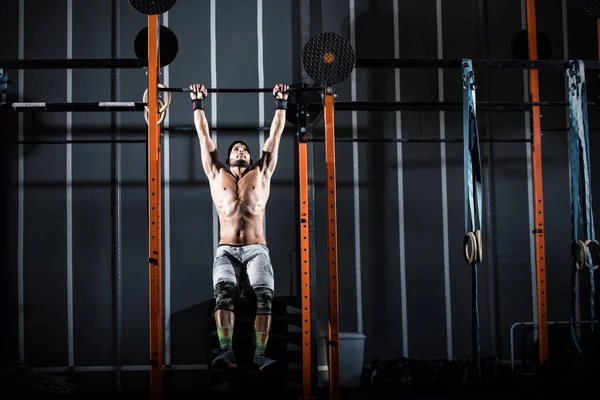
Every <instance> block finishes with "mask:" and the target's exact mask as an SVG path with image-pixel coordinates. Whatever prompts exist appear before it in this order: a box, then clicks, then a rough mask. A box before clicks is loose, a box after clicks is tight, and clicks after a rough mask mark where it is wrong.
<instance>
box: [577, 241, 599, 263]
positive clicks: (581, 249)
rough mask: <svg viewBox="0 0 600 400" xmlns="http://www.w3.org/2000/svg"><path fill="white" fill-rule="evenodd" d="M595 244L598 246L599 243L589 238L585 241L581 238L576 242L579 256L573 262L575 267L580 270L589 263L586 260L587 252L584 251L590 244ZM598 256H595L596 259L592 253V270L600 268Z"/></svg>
mask: <svg viewBox="0 0 600 400" xmlns="http://www.w3.org/2000/svg"><path fill="white" fill-rule="evenodd" d="M592 244H594V245H596V246H597V247H599V248H600V243H598V241H597V240H593V241H592V240H590V239H586V240H585V241H583V240H579V241H578V242H577V247H578V255H579V258H578V259H577V260H576V262H575V267H576V268H577V269H578V270H579V271H581V270H583V269H584V268H586V267H588V268H589V266H590V263H589V262H588V258H587V252H586V248H588V247H590V245H592ZM599 259H600V257H598V256H596V260H594V257H593V255H592V264H594V265H593V266H592V269H593V270H594V271H597V270H598V269H599V268H600V260H599Z"/></svg>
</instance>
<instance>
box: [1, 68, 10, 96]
mask: <svg viewBox="0 0 600 400" xmlns="http://www.w3.org/2000/svg"><path fill="white" fill-rule="evenodd" d="M9 83H10V82H9V80H8V74H7V73H5V72H4V68H0V104H6V91H7V90H8V84H9Z"/></svg>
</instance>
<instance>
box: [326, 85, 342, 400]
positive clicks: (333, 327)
mask: <svg viewBox="0 0 600 400" xmlns="http://www.w3.org/2000/svg"><path fill="white" fill-rule="evenodd" d="M333 98H334V95H333V87H332V86H326V87H325V91H324V99H325V110H324V112H323V115H324V120H325V173H326V175H327V178H326V180H327V185H326V186H327V249H328V251H327V264H328V266H329V268H328V269H329V399H330V400H338V399H339V398H340V352H339V351H340V350H339V333H340V328H339V322H338V318H339V310H338V269H339V268H338V252H337V206H336V176H335V129H334V123H333V122H334V121H333V119H334V118H333Z"/></svg>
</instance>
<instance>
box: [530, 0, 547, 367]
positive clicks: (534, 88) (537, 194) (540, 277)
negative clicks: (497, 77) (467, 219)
mask: <svg viewBox="0 0 600 400" xmlns="http://www.w3.org/2000/svg"><path fill="white" fill-rule="evenodd" d="M536 32H537V27H536V13H535V0H527V39H528V40H527V41H528V48H529V59H530V60H537V35H536ZM529 93H530V97H531V99H530V101H532V102H539V101H540V89H539V80H538V70H537V69H534V68H531V69H530V70H529ZM540 117H541V116H540V107H539V106H533V107H532V125H533V144H532V146H531V164H532V170H533V173H532V175H533V201H534V204H533V208H534V221H535V226H534V227H533V232H532V233H533V234H534V235H535V266H536V277H537V309H538V338H539V351H540V365H541V364H543V363H544V362H545V361H546V360H547V359H548V314H547V304H546V258H545V252H546V249H545V236H544V186H543V179H542V133H541V131H542V129H541V121H540Z"/></svg>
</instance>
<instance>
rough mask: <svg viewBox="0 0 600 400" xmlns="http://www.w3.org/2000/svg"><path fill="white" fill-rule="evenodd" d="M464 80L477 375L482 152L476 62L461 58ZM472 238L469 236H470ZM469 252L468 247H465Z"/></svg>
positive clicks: (467, 210)
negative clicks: (477, 102)
mask: <svg viewBox="0 0 600 400" xmlns="http://www.w3.org/2000/svg"><path fill="white" fill-rule="evenodd" d="M462 82H463V159H464V182H465V185H464V189H465V192H464V200H465V232H467V235H466V236H465V245H468V243H467V242H470V243H471V248H472V256H469V255H468V254H466V255H465V260H466V261H467V263H469V264H471V265H472V266H473V269H472V303H473V307H472V335H473V336H472V340H473V358H474V359H475V360H476V363H477V364H476V365H477V376H481V366H480V352H481V345H480V337H479V277H478V271H477V266H478V263H480V262H481V254H482V249H481V228H482V215H481V212H482V203H483V194H482V185H481V156H480V150H479V130H478V128H477V108H476V106H475V104H476V95H475V92H476V85H475V73H474V71H473V63H472V61H471V60H470V59H463V60H462ZM469 238H470V239H469ZM465 252H466V253H468V250H466V249H465Z"/></svg>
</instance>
